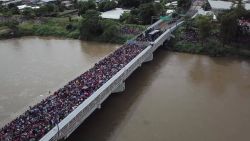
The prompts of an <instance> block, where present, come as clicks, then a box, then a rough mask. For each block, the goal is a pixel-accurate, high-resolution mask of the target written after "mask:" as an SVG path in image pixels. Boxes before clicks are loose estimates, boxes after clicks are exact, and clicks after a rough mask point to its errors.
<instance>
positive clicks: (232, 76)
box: [68, 49, 250, 141]
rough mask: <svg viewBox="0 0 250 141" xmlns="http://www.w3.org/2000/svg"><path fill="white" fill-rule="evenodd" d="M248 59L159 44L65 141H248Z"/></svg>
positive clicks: (249, 116) (249, 84) (249, 83)
mask: <svg viewBox="0 0 250 141" xmlns="http://www.w3.org/2000/svg"><path fill="white" fill-rule="evenodd" d="M249 80H250V60H242V59H237V58H234V59H230V58H211V57H208V56H202V55H190V54H182V53H169V52H167V51H166V50H163V49H159V50H158V51H157V52H156V53H155V54H154V60H153V61H152V62H150V63H146V64H144V65H143V66H142V67H141V68H139V69H138V70H137V71H136V72H134V73H133V74H132V76H131V77H130V78H129V79H128V80H127V81H126V90H125V91H124V92H122V93H118V94H113V95H111V97H109V98H108V99H107V100H106V101H105V102H104V104H103V105H102V108H101V109H100V110H97V111H96V112H95V113H94V114H92V115H91V116H90V117H89V118H88V119H87V120H86V121H85V122H84V123H83V124H82V125H81V126H80V127H79V128H78V129H77V130H76V132H74V133H73V134H72V135H71V136H70V138H69V139H68V141H77V140H83V141H248V140H249V139H250V134H249V131H250V110H249V107H250V81H249Z"/></svg>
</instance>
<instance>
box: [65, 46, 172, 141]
mask: <svg viewBox="0 0 250 141" xmlns="http://www.w3.org/2000/svg"><path fill="white" fill-rule="evenodd" d="M167 56H168V52H167V51H166V50H164V49H162V48H159V49H158V50H156V51H155V52H154V59H153V60H152V61H151V62H148V63H144V64H143V65H142V66H141V67H139V68H138V69H137V70H136V71H135V72H134V73H133V74H132V75H131V76H130V77H129V78H128V79H127V80H126V89H125V91H124V92H121V93H117V94H111V96H110V97H109V98H108V99H106V101H104V103H103V104H102V108H101V109H100V110H96V111H95V112H94V113H92V114H91V115H90V116H89V117H88V118H87V119H86V120H85V121H84V122H83V123H82V125H80V126H79V127H78V129H77V130H75V132H74V133H73V134H71V136H70V137H69V138H68V139H67V141H79V140H81V141H107V140H108V139H109V137H110V136H112V133H114V132H115V131H116V130H117V128H118V127H119V126H122V123H123V121H125V120H126V119H128V118H129V117H130V115H132V114H133V111H134V109H135V107H136V104H137V103H138V101H140V98H142V96H143V95H144V91H146V87H147V86H149V85H151V82H152V80H153V79H154V77H155V76H157V73H158V72H157V71H158V70H159V68H160V67H161V66H162V65H165V64H164V60H166V59H167V58H168V57H167Z"/></svg>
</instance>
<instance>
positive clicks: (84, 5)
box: [77, 0, 96, 16]
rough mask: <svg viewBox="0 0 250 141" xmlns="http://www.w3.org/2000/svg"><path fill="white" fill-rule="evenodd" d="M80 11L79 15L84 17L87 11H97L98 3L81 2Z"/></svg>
mask: <svg viewBox="0 0 250 141" xmlns="http://www.w3.org/2000/svg"><path fill="white" fill-rule="evenodd" d="M77 9H78V10H79V12H78V15H81V16H82V15H83V14H85V12H86V11H87V10H96V3H95V1H94V0H88V1H80V2H78V4H77Z"/></svg>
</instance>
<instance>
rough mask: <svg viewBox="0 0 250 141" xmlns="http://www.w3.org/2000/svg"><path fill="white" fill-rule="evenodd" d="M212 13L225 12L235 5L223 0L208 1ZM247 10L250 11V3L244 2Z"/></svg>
mask: <svg viewBox="0 0 250 141" xmlns="http://www.w3.org/2000/svg"><path fill="white" fill-rule="evenodd" d="M208 2H209V4H210V6H211V8H212V11H213V12H214V13H219V12H222V11H225V10H230V9H231V8H232V6H233V3H232V2H230V1H222V0H208ZM244 5H245V9H246V10H250V3H248V0H247V1H246V0H245V1H244Z"/></svg>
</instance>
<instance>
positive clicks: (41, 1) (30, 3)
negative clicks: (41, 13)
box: [0, 0, 73, 10]
mask: <svg viewBox="0 0 250 141" xmlns="http://www.w3.org/2000/svg"><path fill="white" fill-rule="evenodd" d="M55 2H56V0H0V3H1V4H2V5H9V4H15V5H17V8H18V9H19V10H23V9H24V8H32V9H38V8H40V6H41V5H45V4H48V3H55ZM61 3H62V4H63V5H64V6H66V7H71V6H72V5H73V4H72V1H70V0H61Z"/></svg>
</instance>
